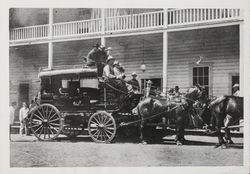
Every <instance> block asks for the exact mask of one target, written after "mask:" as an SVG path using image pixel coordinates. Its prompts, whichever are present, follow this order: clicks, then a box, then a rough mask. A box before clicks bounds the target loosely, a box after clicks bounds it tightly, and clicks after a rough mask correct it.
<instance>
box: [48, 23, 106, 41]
mask: <svg viewBox="0 0 250 174" xmlns="http://www.w3.org/2000/svg"><path fill="white" fill-rule="evenodd" d="M101 22H102V21H101V19H91V20H83V21H73V22H64V23H55V24H53V36H56V37H60V36H72V35H78V34H87V33H100V32H101Z"/></svg>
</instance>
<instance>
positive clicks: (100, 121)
mask: <svg viewBox="0 0 250 174" xmlns="http://www.w3.org/2000/svg"><path fill="white" fill-rule="evenodd" d="M97 117H98V120H99V123H101V124H102V120H101V118H100V115H97Z"/></svg>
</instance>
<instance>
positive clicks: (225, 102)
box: [201, 95, 243, 148]
mask: <svg viewBox="0 0 250 174" xmlns="http://www.w3.org/2000/svg"><path fill="white" fill-rule="evenodd" d="M201 117H202V118H203V120H204V122H206V124H208V125H210V128H209V131H208V133H215V134H217V137H218V142H219V144H218V145H217V146H218V147H219V146H222V147H223V148H226V147H227V145H228V144H233V143H234V142H233V141H232V139H231V136H230V128H229V126H230V125H234V124H235V123H237V122H238V121H239V120H240V119H243V97H238V96H228V95H224V96H221V97H218V98H215V99H208V100H207V102H206V103H205V104H204V109H203V112H202V113H201ZM224 126H225V127H224ZM222 128H223V129H224V131H225V137H223V134H222V133H221V129H222ZM210 129H212V130H214V131H212V130H210ZM224 138H225V140H224Z"/></svg>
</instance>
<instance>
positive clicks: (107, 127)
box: [88, 111, 116, 143]
mask: <svg viewBox="0 0 250 174" xmlns="http://www.w3.org/2000/svg"><path fill="white" fill-rule="evenodd" d="M88 131H89V135H90V137H91V138H92V139H93V140H94V141H95V142H98V143H108V142H110V141H112V140H113V138H114V137H115V133H116V123H115V119H114V118H113V117H112V115H110V114H109V113H107V112H104V111H100V112H96V113H95V114H93V115H92V116H91V117H90V119H89V122H88Z"/></svg>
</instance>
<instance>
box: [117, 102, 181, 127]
mask: <svg viewBox="0 0 250 174" xmlns="http://www.w3.org/2000/svg"><path fill="white" fill-rule="evenodd" d="M177 107H178V106H175V107H173V108H171V109H169V110H167V111H163V112H160V113H158V114H155V115H152V116H150V117H147V118H142V119H139V120H135V121H131V122H127V123H124V122H122V123H120V125H119V126H118V127H122V126H128V125H131V124H135V123H138V122H142V121H145V120H150V119H152V118H155V117H158V116H159V115H161V114H165V113H168V112H171V111H173V110H175V109H176V108H177ZM138 112H139V111H138Z"/></svg>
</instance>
